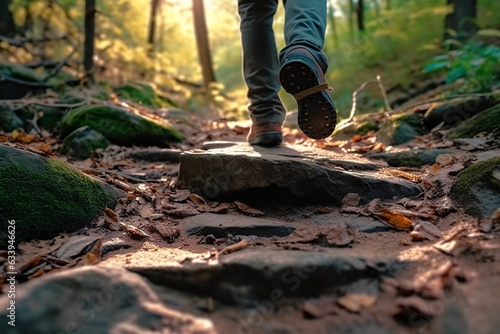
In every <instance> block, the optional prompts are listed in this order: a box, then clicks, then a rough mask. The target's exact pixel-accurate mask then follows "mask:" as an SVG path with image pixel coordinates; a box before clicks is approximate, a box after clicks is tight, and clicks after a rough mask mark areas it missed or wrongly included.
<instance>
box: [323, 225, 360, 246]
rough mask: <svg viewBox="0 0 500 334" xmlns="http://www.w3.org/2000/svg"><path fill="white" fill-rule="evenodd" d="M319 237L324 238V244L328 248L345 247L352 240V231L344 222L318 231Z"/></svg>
mask: <svg viewBox="0 0 500 334" xmlns="http://www.w3.org/2000/svg"><path fill="white" fill-rule="evenodd" d="M320 235H322V236H324V238H325V240H326V243H327V244H328V245H330V246H339V247H342V246H347V245H349V244H350V243H351V242H352V241H353V240H354V235H355V233H354V230H353V229H352V228H351V227H350V226H349V225H347V224H346V223H344V222H340V223H335V224H331V225H330V226H328V227H326V228H323V229H320Z"/></svg>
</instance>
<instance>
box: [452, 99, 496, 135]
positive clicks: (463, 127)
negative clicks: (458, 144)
mask: <svg viewBox="0 0 500 334" xmlns="http://www.w3.org/2000/svg"><path fill="white" fill-rule="evenodd" d="M481 132H486V133H493V134H495V135H496V137H500V104H497V105H495V106H493V107H491V108H489V109H487V110H484V111H483V112H480V113H479V114H477V115H476V116H474V117H472V118H470V119H468V120H466V121H464V122H462V123H461V124H460V125H459V126H457V127H456V128H455V129H453V131H452V132H450V134H449V135H448V137H449V138H450V139H457V138H472V137H474V136H476V135H477V134H479V133H481Z"/></svg>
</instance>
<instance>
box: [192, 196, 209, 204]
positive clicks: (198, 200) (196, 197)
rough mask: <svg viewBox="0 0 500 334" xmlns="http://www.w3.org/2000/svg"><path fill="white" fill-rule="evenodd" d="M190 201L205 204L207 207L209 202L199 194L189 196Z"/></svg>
mask: <svg viewBox="0 0 500 334" xmlns="http://www.w3.org/2000/svg"><path fill="white" fill-rule="evenodd" d="M188 197H189V199H190V200H191V201H193V202H194V203H196V204H203V205H207V201H205V199H204V198H203V197H201V196H200V195H197V194H189V196H188Z"/></svg>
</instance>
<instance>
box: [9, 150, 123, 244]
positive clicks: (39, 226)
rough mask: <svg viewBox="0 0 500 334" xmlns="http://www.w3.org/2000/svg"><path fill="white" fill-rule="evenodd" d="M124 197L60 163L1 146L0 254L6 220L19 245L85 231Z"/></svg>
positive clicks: (114, 189) (108, 186)
mask: <svg viewBox="0 0 500 334" xmlns="http://www.w3.org/2000/svg"><path fill="white" fill-rule="evenodd" d="M125 195H126V194H125V193H124V192H123V191H121V190H119V189H116V188H114V187H112V186H110V185H107V184H105V183H102V182H100V181H98V180H95V179H93V178H90V177H88V176H87V175H85V174H83V173H81V172H80V171H78V170H76V169H74V168H72V167H70V166H68V165H66V164H65V163H63V162H61V161H59V160H56V159H54V158H45V157H42V156H39V155H36V154H34V153H31V152H28V151H24V150H20V149H16V148H12V147H9V146H6V145H1V144H0V249H5V247H6V242H7V240H8V239H7V224H8V220H15V226H16V227H15V231H16V241H18V242H19V241H23V240H30V239H34V238H37V239H43V238H52V237H54V236H56V235H57V234H59V233H62V232H74V231H76V230H78V229H81V228H83V227H85V226H88V225H89V224H90V223H91V222H92V221H93V219H95V218H96V216H97V215H99V213H101V212H102V210H103V209H104V208H106V207H114V206H115V204H116V201H117V199H118V198H120V197H124V196H125Z"/></svg>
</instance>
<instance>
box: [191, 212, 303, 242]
mask: <svg viewBox="0 0 500 334" xmlns="http://www.w3.org/2000/svg"><path fill="white" fill-rule="evenodd" d="M182 226H183V227H184V230H185V231H186V234H187V235H198V236H207V235H209V234H213V235H214V237H216V238H226V237H227V235H228V234H232V235H255V236H258V237H286V236H287V235H289V234H290V233H292V232H293V231H295V227H293V226H289V225H286V223H284V222H281V221H279V220H273V219H266V218H252V217H245V216H241V215H240V216H236V215H228V214H227V215H217V214H213V213H203V214H201V215H196V216H193V217H189V218H186V219H184V220H183V221H182Z"/></svg>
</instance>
